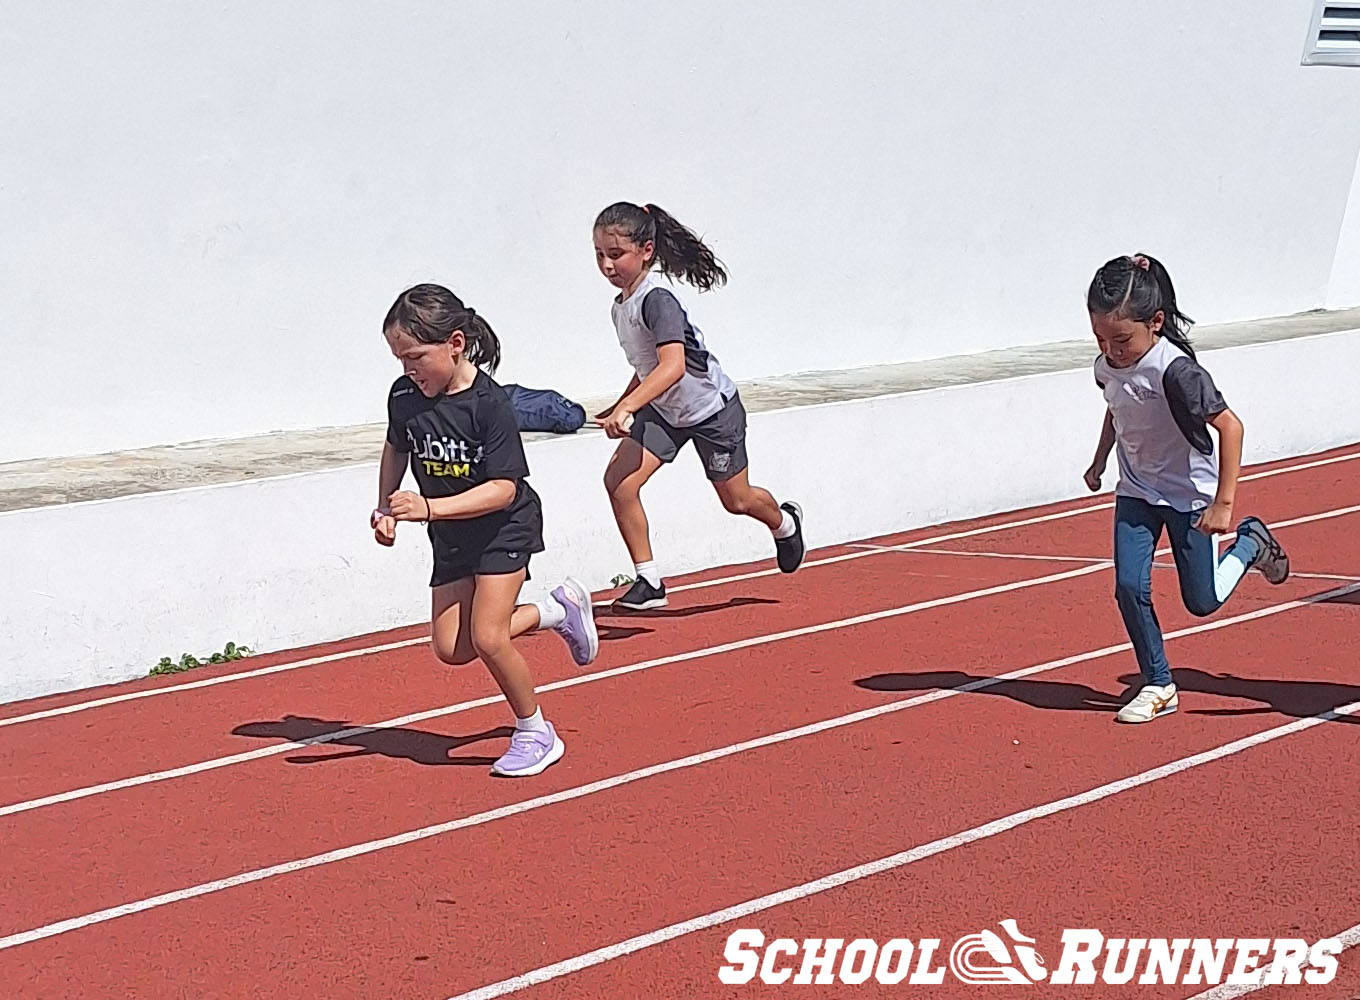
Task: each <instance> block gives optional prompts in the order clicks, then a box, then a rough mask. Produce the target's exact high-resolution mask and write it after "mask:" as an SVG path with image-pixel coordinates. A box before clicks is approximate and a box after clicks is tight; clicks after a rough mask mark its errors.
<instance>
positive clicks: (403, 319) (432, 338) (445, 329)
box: [383, 284, 501, 374]
mask: <svg viewBox="0 0 1360 1000" xmlns="http://www.w3.org/2000/svg"><path fill="white" fill-rule="evenodd" d="M394 327H396V328H399V329H401V330H403V331H405V332H406V333H408V334H410V336H411V337H412V338H414V339H415V340H418V341H420V342H421V343H422V344H446V343H448V341H449V338H450V337H452V336H453V335H454V334H455V333H457V332H458V331H459V330H461V331H462V332H463V340H464V341H465V343H466V345H467V346H466V348H465V350H464V352H463V353H464V356H465V357H466V358H467V359H468V360H469V361H470V362H472V363H473V364H474V365H476V366H477V367H478V368H481V369H483V370H484V371H486V372H487V373H488V374H494V373H495V371H496V368H497V367H499V365H500V363H501V342H500V338H499V337H497V336H496V332H495V331H494V330H492V329H491V324H490V323H488V322H487V321H486V320H484V319H482V317H481V316H478V315H477V311H476V310H475V309H473V308H472V307H471V306H467V305H464V304H463V300H462V299H460V298H459V297H458V296H456V295H454V294H453V292H451V291H449V290H448V289H447V288H445V287H444V286H443V285H430V284H426V285H416V286H415V287H414V288H408V289H407V290H406V291H404V292H402V293H401V294H400V295H398V296H397V301H395V302H393V303H392V308H391V309H389V310H387V318H386V319H384V320H383V329H384V330H390V329H392V328H394Z"/></svg>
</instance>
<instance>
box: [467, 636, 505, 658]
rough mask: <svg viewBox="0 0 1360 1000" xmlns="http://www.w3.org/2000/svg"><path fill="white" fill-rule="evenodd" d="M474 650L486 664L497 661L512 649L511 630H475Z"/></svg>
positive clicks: (473, 638) (473, 637)
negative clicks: (488, 661) (489, 661)
mask: <svg viewBox="0 0 1360 1000" xmlns="http://www.w3.org/2000/svg"><path fill="white" fill-rule="evenodd" d="M472 648H473V649H474V650H475V651H476V653H477V655H478V656H480V657H481V658H482V660H483V662H485V661H486V660H488V659H490V660H495V659H497V658H498V657H499V656H500V655H501V654H503V653H504V652H505V651H506V650H508V649H509V648H510V629H509V628H494V627H493V628H480V629H479V628H474V629H473V630H472Z"/></svg>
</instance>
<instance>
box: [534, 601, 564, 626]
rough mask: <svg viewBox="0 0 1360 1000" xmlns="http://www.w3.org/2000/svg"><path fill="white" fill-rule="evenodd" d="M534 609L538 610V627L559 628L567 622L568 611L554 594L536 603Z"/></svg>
mask: <svg viewBox="0 0 1360 1000" xmlns="http://www.w3.org/2000/svg"><path fill="white" fill-rule="evenodd" d="M534 607H536V608H538V627H539V628H557V626H559V625H561V624H562V623H563V622H564V621H566V620H567V609H566V608H564V607H562V604H561V602H560V601H558V599H557V598H556V597H553V595H552V594H547V595H545V596H544V597H543V599H542V600H541V601H534Z"/></svg>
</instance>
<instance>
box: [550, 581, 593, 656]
mask: <svg viewBox="0 0 1360 1000" xmlns="http://www.w3.org/2000/svg"><path fill="white" fill-rule="evenodd" d="M552 595H553V597H554V598H555V599H556V600H557V603H558V604H560V605H562V607H564V608H566V609H567V617H566V618H564V619H563V620H562V624H561V625H558V626H557V627H556V628H554V629H553V631H554V632H556V633H557V634H558V635H560V636H561V637H562V641H563V642H565V643H566V644H567V648H568V649H570V650H571V658H572V659H573V660H575V661H576V665H577V666H578V667H584V666H585V665H586V664H588V663H591V662H593V661H594V660H595V657H596V655H598V654H599V652H600V633H599V632H597V631H596V630H595V607H594V605H593V604H592V603H591V600H590V591H589V589H587V588H586V586H585V584H583V583H581V581H580V580H577V579H575V578H574V577H570V576H569V577H567V578H566V579H565V580H563V581H562V586H560V587H558V588H557V589H556V590H554V591H553V592H552Z"/></svg>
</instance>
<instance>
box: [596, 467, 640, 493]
mask: <svg viewBox="0 0 1360 1000" xmlns="http://www.w3.org/2000/svg"><path fill="white" fill-rule="evenodd" d="M604 489H605V492H606V493H608V494H609V499H610V500H629V499H635V498H636V497H637V495H638V491H637V490H636V489H633V488H632V487H631V486H630V485H629V483H628V479H627V477H625V476H622V475H620V474H619V473H618V472H616V471H614V469H613V468H609V469H605V470H604Z"/></svg>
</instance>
